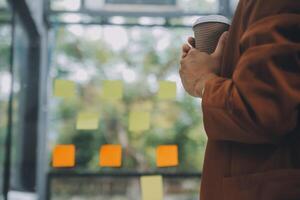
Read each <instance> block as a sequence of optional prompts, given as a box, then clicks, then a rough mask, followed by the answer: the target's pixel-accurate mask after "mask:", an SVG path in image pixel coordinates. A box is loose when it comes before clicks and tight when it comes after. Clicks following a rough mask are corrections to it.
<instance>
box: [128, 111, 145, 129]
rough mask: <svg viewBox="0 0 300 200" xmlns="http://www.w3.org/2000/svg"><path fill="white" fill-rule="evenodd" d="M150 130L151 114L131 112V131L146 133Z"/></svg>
mask: <svg viewBox="0 0 300 200" xmlns="http://www.w3.org/2000/svg"><path fill="white" fill-rule="evenodd" d="M149 128H150V113H149V112H131V113H130V114H129V130H130V131H133V132H140V131H146V130H148V129H149Z"/></svg>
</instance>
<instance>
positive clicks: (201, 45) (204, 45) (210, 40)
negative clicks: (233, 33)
mask: <svg viewBox="0 0 300 200" xmlns="http://www.w3.org/2000/svg"><path fill="white" fill-rule="evenodd" d="M230 25H231V21H230V20H229V19H228V18H226V17H224V16H222V15H208V16H203V17H200V18H198V19H197V20H196V21H195V23H194V25H193V30H194V35H195V47H196V49H198V50H199V51H202V52H206V53H208V54H212V53H213V52H214V51H215V49H216V47H217V45H218V42H219V39H220V37H221V35H222V34H223V33H224V32H225V31H228V30H229V27H230Z"/></svg>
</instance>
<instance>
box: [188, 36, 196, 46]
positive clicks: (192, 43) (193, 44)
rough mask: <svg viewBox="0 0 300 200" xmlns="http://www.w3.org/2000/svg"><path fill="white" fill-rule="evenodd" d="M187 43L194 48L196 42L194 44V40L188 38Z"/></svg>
mask: <svg viewBox="0 0 300 200" xmlns="http://www.w3.org/2000/svg"><path fill="white" fill-rule="evenodd" d="M188 43H189V44H190V45H191V46H192V47H194V48H195V45H196V42H195V38H193V37H189V38H188Z"/></svg>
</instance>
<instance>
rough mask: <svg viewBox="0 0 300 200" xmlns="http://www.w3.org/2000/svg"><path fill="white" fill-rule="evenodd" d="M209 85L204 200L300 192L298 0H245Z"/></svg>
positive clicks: (276, 198)
mask: <svg viewBox="0 0 300 200" xmlns="http://www.w3.org/2000/svg"><path fill="white" fill-rule="evenodd" d="M221 66H222V69H221V74H220V76H219V77H216V78H213V79H212V80H210V81H208V82H207V84H206V86H205V92H204V97H203V100H202V109H203V115H204V125H205V130H206V133H207V135H208V144H207V149H206V156H205V163H204V169H203V176H202V184H201V194H200V199H201V200H300V0H240V3H239V5H238V8H237V11H236V14H235V17H234V19H233V23H232V26H231V29H230V33H229V38H228V42H227V44H226V47H225V53H224V56H223V60H222V65H221Z"/></svg>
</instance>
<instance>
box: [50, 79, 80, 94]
mask: <svg viewBox="0 0 300 200" xmlns="http://www.w3.org/2000/svg"><path fill="white" fill-rule="evenodd" d="M75 93H76V85H75V83H74V82H73V81H68V80H59V79H57V80H55V82H54V96H56V97H63V98H74V97H75Z"/></svg>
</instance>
